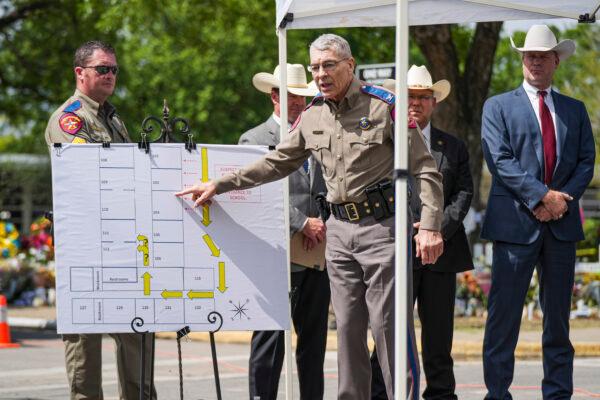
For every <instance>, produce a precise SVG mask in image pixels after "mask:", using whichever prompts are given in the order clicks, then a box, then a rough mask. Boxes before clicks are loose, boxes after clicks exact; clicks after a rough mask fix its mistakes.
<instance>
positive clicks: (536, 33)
mask: <svg viewBox="0 0 600 400" xmlns="http://www.w3.org/2000/svg"><path fill="white" fill-rule="evenodd" d="M510 44H511V46H512V48H513V49H515V50H516V51H518V52H519V53H524V52H526V51H555V52H556V54H558V58H559V59H560V60H561V61H562V60H566V59H567V58H569V57H570V56H571V55H572V54H573V53H574V52H575V42H573V41H572V40H571V39H566V40H561V42H560V43H558V44H557V43H556V36H554V33H552V31H551V30H550V28H548V26H547V25H533V26H532V27H531V28H529V31H528V32H527V36H525V43H524V44H523V47H517V46H515V42H514V41H513V38H512V37H511V38H510Z"/></svg>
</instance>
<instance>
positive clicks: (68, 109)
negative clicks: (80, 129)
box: [63, 100, 81, 113]
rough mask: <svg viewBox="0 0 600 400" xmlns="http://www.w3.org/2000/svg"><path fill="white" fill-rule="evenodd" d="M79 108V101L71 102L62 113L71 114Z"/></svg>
mask: <svg viewBox="0 0 600 400" xmlns="http://www.w3.org/2000/svg"><path fill="white" fill-rule="evenodd" d="M80 108H81V100H75V101H74V102H72V103H71V104H69V105H68V106H67V107H66V108H65V109H64V110H63V112H66V113H72V112H75V111H77V110H79V109H80Z"/></svg>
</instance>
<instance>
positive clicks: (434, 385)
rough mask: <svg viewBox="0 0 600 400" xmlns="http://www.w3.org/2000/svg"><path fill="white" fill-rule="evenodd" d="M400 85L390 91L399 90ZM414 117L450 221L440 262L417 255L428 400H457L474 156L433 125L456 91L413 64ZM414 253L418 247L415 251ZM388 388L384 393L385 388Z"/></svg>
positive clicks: (377, 390) (375, 392)
mask: <svg viewBox="0 0 600 400" xmlns="http://www.w3.org/2000/svg"><path fill="white" fill-rule="evenodd" d="M394 83H395V82H394V81H393V80H387V81H386V82H384V84H383V85H384V87H386V88H389V89H393V88H394ZM407 85H408V118H409V120H410V121H412V122H414V123H416V124H417V126H418V128H419V130H420V131H421V132H422V134H423V138H424V139H425V144H426V145H427V147H428V148H429V151H430V152H431V155H433V158H434V159H435V161H436V163H437V166H438V171H440V172H441V173H442V175H443V184H444V219H443V221H442V237H443V239H444V252H443V253H442V255H441V256H440V258H438V260H437V262H436V263H435V264H428V265H423V264H422V263H421V260H420V258H417V257H416V254H414V251H413V259H412V265H413V301H416V302H417V306H418V310H419V320H420V321H421V352H422V357H423V370H424V371H425V379H426V383H427V387H426V388H425V391H424V392H423V398H424V399H457V397H456V395H455V394H454V389H455V386H456V383H455V380H454V372H453V361H452V356H451V354H450V353H451V351H452V335H453V330H454V298H455V294H456V273H457V272H462V271H466V270H469V269H473V260H472V257H471V251H470V248H469V243H468V242H467V235H466V234H465V228H464V226H463V223H462V222H463V219H464V218H465V216H466V215H467V212H468V211H469V207H470V205H471V198H472V197H473V179H472V178H471V170H470V168H469V153H468V152H467V147H466V146H465V143H464V142H463V141H462V140H460V139H458V138H456V137H455V136H452V135H450V134H448V133H446V132H443V131H441V130H439V129H437V128H435V127H433V126H432V125H431V116H432V114H433V111H434V109H435V107H436V105H437V103H439V102H440V101H443V100H444V99H445V98H446V96H447V95H448V94H449V92H450V83H449V82H448V81H446V80H440V81H438V82H436V83H433V81H432V79H431V75H430V74H429V71H427V68H425V67H424V66H420V67H418V66H416V65H413V66H412V67H411V68H410V69H409V70H408V75H407ZM410 207H411V210H412V213H413V218H414V220H415V228H418V227H419V222H418V221H419V220H420V217H419V216H420V209H421V204H420V201H419V196H416V195H413V196H411V204H410ZM413 249H414V247H413ZM371 361H372V364H377V365H374V368H373V370H377V371H378V372H379V365H378V361H377V359H376V354H375V352H374V353H373V356H372V358H371ZM380 382H381V381H379V376H377V374H375V373H374V374H373V382H372V390H371V393H372V398H373V399H387V396H386V395H385V388H383V387H382V386H381V385H380ZM382 389H383V390H382Z"/></svg>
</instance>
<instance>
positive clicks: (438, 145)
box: [429, 126, 446, 172]
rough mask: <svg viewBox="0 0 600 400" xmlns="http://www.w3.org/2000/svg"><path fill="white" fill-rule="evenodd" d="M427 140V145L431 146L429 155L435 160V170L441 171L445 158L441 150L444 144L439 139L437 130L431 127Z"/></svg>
mask: <svg viewBox="0 0 600 400" xmlns="http://www.w3.org/2000/svg"><path fill="white" fill-rule="evenodd" d="M429 140H430V143H429V144H430V146H431V155H432V156H433V158H434V159H435V162H436V164H437V169H438V172H439V171H441V169H442V162H443V160H444V157H445V156H444V152H443V150H444V146H445V145H446V143H445V142H444V141H443V140H442V139H441V138H440V135H439V133H438V131H437V129H435V128H434V127H433V126H432V127H431V137H430V138H429Z"/></svg>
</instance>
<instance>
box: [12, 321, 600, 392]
mask: <svg viewBox="0 0 600 400" xmlns="http://www.w3.org/2000/svg"><path fill="white" fill-rule="evenodd" d="M13 336H14V337H15V338H16V339H18V340H19V341H20V342H21V343H22V347H21V348H20V349H0V399H6V400H17V399H19V400H24V399H30V400H42V399H43V400H57V399H61V400H64V399H67V398H68V390H67V384H66V378H65V368H64V362H63V345H62V342H61V340H60V338H58V337H57V336H56V335H53V334H50V333H40V332H22V331H21V332H13ZM156 348H157V353H156V356H157V357H156V386H157V390H158V394H159V399H161V400H176V399H179V398H180V397H179V375H178V365H177V346H176V342H175V341H174V340H173V341H170V340H158V341H157V344H156ZM217 350H218V353H219V368H220V373H221V387H222V393H223V399H224V400H243V399H246V398H247V387H248V380H247V371H248V369H247V368H248V346H246V345H233V344H231V345H225V344H219V345H218V349H217ZM103 351H104V360H105V361H104V368H103V375H104V388H105V389H104V390H105V398H106V400H109V399H117V398H118V397H117V386H116V370H115V368H116V366H115V361H114V355H113V344H112V343H111V340H110V339H109V338H107V339H105V341H104V346H103ZM182 351H183V354H184V360H183V374H184V398H185V399H191V400H209V399H210V400H212V399H216V394H215V385H214V380H213V374H212V363H211V359H210V347H209V345H208V344H207V343H200V342H188V341H185V340H184V341H182ZM325 369H326V389H325V390H326V399H328V400H333V399H335V392H336V387H337V368H336V354H335V352H328V353H327V357H326V363H325ZM455 371H456V376H457V382H458V389H457V392H458V396H459V398H460V399H464V400H471V399H482V398H483V396H484V394H485V388H484V386H483V378H482V369H481V363H480V362H479V361H460V362H457V363H456V367H455ZM541 374H542V367H541V362H540V361H539V360H531V361H520V362H518V364H517V370H516V373H515V382H514V385H513V397H514V398H516V399H519V400H521V399H524V400H529V399H539V398H541V393H540V390H539V384H540V381H541ZM575 385H576V393H575V394H574V396H573V398H574V399H594V398H600V358H589V359H577V360H576V362H575ZM283 387H284V385H283V381H282V384H281V385H280V396H279V398H280V399H284V394H283V393H284V392H283ZM295 393H296V395H295V398H298V394H297V393H298V392H297V388H296V389H295Z"/></svg>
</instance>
